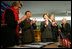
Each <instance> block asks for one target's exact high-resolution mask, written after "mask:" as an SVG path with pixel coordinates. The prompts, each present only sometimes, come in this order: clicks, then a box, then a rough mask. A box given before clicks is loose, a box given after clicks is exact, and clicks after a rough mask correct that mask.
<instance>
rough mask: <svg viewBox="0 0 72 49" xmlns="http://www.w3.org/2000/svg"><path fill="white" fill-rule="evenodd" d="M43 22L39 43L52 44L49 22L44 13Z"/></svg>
mask: <svg viewBox="0 0 72 49" xmlns="http://www.w3.org/2000/svg"><path fill="white" fill-rule="evenodd" d="M43 18H44V19H45V21H43V22H41V28H40V30H41V41H42V42H52V41H53V40H52V38H53V36H52V30H51V22H50V21H49V20H48V19H49V18H48V14H47V13H45V14H44V15H43Z"/></svg>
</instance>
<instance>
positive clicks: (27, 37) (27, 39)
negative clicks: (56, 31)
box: [20, 11, 36, 44]
mask: <svg viewBox="0 0 72 49" xmlns="http://www.w3.org/2000/svg"><path fill="white" fill-rule="evenodd" d="M25 15H26V16H27V18H26V19H25V20H24V21H23V22H22V23H20V27H21V28H22V42H23V44H27V43H31V42H34V33H33V29H36V24H35V23H36V21H33V20H30V17H31V12H30V11H26V12H25Z"/></svg>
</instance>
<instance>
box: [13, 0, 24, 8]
mask: <svg viewBox="0 0 72 49" xmlns="http://www.w3.org/2000/svg"><path fill="white" fill-rule="evenodd" d="M18 4H20V5H21V7H22V5H23V4H22V2H21V1H14V2H13V3H12V7H14V6H17V5H18Z"/></svg>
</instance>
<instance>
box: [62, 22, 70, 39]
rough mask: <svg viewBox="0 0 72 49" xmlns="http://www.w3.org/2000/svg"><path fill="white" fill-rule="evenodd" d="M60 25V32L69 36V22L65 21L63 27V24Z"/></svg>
mask: <svg viewBox="0 0 72 49" xmlns="http://www.w3.org/2000/svg"><path fill="white" fill-rule="evenodd" d="M61 25H62V28H61V32H62V33H63V34H64V35H65V36H66V38H70V36H71V28H70V24H69V23H66V24H65V27H63V24H61ZM68 33H70V35H68Z"/></svg>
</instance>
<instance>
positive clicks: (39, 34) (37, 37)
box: [34, 29, 41, 42]
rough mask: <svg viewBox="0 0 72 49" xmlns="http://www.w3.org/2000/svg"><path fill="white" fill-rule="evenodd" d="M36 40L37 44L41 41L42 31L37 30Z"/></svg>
mask: <svg viewBox="0 0 72 49" xmlns="http://www.w3.org/2000/svg"><path fill="white" fill-rule="evenodd" d="M34 38H35V42H40V41H41V32H40V29H35V30H34Z"/></svg>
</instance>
